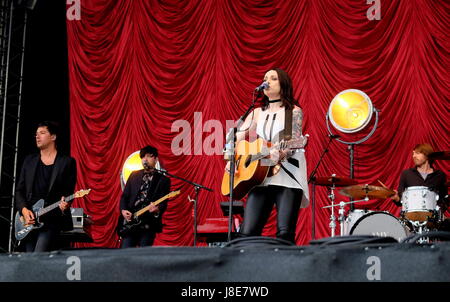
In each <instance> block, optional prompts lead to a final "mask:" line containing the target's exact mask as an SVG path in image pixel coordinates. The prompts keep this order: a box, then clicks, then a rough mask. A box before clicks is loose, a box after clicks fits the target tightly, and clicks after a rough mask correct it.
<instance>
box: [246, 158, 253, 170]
mask: <svg viewBox="0 0 450 302" xmlns="http://www.w3.org/2000/svg"><path fill="white" fill-rule="evenodd" d="M251 163H252V157H251V156H249V157H247V159H246V160H245V167H246V168H248V166H250V164H251Z"/></svg>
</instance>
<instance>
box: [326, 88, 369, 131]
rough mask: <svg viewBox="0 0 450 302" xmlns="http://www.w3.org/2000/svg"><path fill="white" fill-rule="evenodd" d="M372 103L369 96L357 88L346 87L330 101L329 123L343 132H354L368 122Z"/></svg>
mask: <svg viewBox="0 0 450 302" xmlns="http://www.w3.org/2000/svg"><path fill="white" fill-rule="evenodd" d="M372 113H373V105H372V101H371V100H370V98H369V96H368V95H367V94H365V93H364V92H362V91H361V90H357V89H347V90H344V91H342V92H340V93H339V94H337V95H336V96H335V97H334V99H333V100H332V101H331V104H330V107H329V109H328V116H329V117H330V121H331V124H332V125H333V126H334V127H335V128H336V129H337V130H339V131H341V132H344V133H355V132H358V131H361V130H362V129H364V128H365V127H366V126H367V125H368V124H369V122H370V120H371V118H372Z"/></svg>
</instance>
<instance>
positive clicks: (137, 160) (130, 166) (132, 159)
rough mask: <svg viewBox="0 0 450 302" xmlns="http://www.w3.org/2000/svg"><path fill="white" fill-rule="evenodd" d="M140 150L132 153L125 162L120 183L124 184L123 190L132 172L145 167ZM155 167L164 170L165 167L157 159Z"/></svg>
mask: <svg viewBox="0 0 450 302" xmlns="http://www.w3.org/2000/svg"><path fill="white" fill-rule="evenodd" d="M139 152H140V151H135V152H133V153H131V154H130V155H129V156H128V157H127V159H126V160H125V162H124V163H123V167H122V171H121V173H120V184H121V186H122V190H123V189H124V188H125V184H126V183H127V180H128V177H130V174H131V173H132V172H133V171H137V170H142V169H144V166H143V165H142V160H141V157H140V156H139ZM155 168H156V169H160V170H164V169H163V168H161V164H160V163H159V160H157V161H156V166H155Z"/></svg>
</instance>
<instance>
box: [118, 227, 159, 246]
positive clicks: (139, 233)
mask: <svg viewBox="0 0 450 302" xmlns="http://www.w3.org/2000/svg"><path fill="white" fill-rule="evenodd" d="M155 237H156V232H155V231H154V230H152V229H147V228H145V227H137V228H136V229H135V230H133V232H131V233H130V234H128V235H127V236H126V237H124V238H123V239H122V248H129V247H137V246H140V247H144V246H152V245H153V241H154V240H155Z"/></svg>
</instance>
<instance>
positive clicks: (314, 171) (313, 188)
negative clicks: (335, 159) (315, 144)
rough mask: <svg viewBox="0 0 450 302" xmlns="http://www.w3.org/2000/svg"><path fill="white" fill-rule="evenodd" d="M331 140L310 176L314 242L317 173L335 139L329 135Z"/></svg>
mask: <svg viewBox="0 0 450 302" xmlns="http://www.w3.org/2000/svg"><path fill="white" fill-rule="evenodd" d="M328 137H329V140H328V143H327V146H326V147H325V149H324V150H323V151H322V154H321V155H320V158H319V161H318V162H317V164H316V167H315V168H314V169H313V170H312V172H311V174H310V175H309V179H308V183H311V182H312V194H311V208H312V210H311V216H312V217H311V220H312V229H311V235H312V240H314V239H315V238H316V232H315V231H316V173H317V169H318V168H319V166H320V163H321V162H322V159H323V157H324V156H325V153H327V152H328V148H329V147H330V144H331V142H332V141H333V139H334V137H333V136H331V135H329V136H328Z"/></svg>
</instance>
